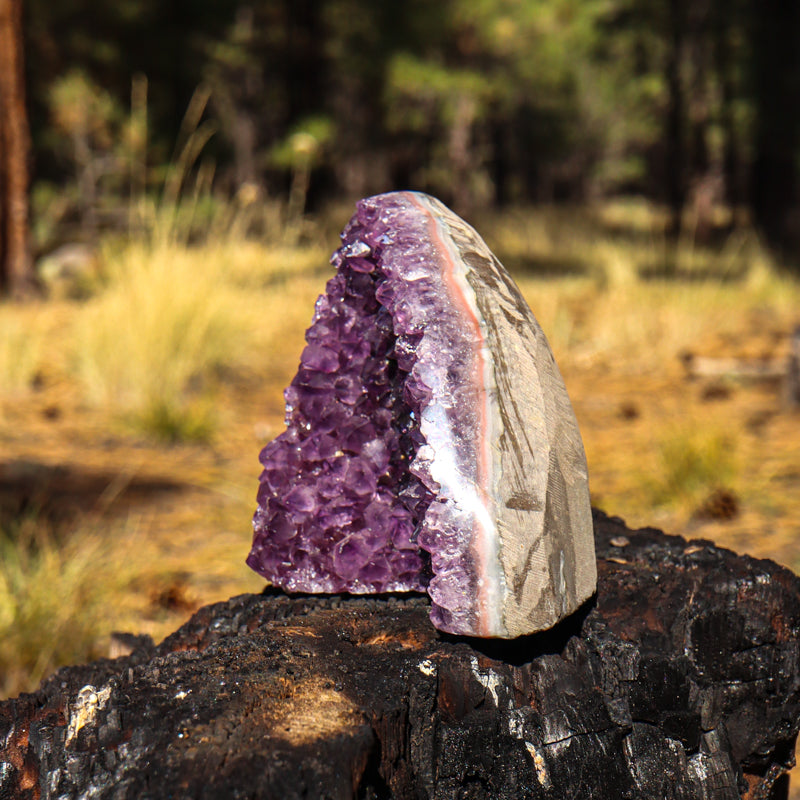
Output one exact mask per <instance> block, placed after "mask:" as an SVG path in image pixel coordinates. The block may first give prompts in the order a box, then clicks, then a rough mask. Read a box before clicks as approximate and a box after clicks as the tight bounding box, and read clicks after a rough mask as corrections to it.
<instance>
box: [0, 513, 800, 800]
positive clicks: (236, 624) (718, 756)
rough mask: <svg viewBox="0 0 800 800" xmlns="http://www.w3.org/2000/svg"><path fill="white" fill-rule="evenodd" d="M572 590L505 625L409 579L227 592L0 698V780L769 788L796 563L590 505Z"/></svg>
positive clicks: (149, 785)
mask: <svg viewBox="0 0 800 800" xmlns="http://www.w3.org/2000/svg"><path fill="white" fill-rule="evenodd" d="M595 534H596V539H597V555H598V568H599V574H600V580H599V588H598V592H597V596H596V598H595V599H594V600H593V601H591V602H590V603H589V604H587V606H586V607H585V608H584V609H582V611H581V612H580V613H579V614H577V615H575V616H574V617H573V618H571V619H569V620H566V621H565V622H564V623H562V624H561V625H560V626H559V627H558V628H556V629H554V630H552V631H549V632H547V633H544V634H537V635H535V636H531V637H527V638H525V639H522V640H515V641H512V642H503V641H480V640H474V639H464V638H459V637H454V636H448V635H443V634H440V633H439V632H437V631H436V630H435V629H434V628H433V627H432V625H431V624H430V622H429V620H428V601H427V598H425V597H421V596H414V597H399V596H386V597H373V598H354V597H338V596H336V597H310V596H302V597H289V596H286V595H283V594H279V593H265V594H263V595H244V596H241V597H236V598H233V599H231V600H229V601H227V602H225V603H219V604H216V605H213V606H208V607H206V608H203V609H201V610H200V611H199V612H198V613H197V614H195V615H194V617H192V619H190V620H189V621H188V622H187V623H186V624H185V625H184V626H183V627H181V628H180V629H179V630H178V631H176V632H175V633H174V634H173V635H172V636H170V637H168V638H167V639H166V640H165V641H164V642H163V643H162V644H160V645H159V646H157V647H154V646H149V645H145V646H141V647H139V649H138V650H136V651H134V652H133V653H132V654H131V655H129V656H125V657H123V658H118V659H116V660H113V661H112V660H105V661H99V662H96V663H93V664H89V665H86V666H77V667H67V668H65V669H62V670H61V671H60V672H58V673H56V674H55V675H54V676H52V677H51V678H49V679H48V680H47V681H45V682H44V683H43V684H42V686H41V687H40V689H39V690H38V691H37V692H35V693H34V694H30V695H22V696H20V697H19V698H17V699H13V700H8V701H6V702H4V703H2V704H0V797H2V798H11V797H13V798H67V797H79V796H80V797H92V798H167V797H170V798H179V797H197V798H245V797H247V798H273V797H274V798H362V799H363V800H366V799H367V798H398V799H400V798H404V799H405V798H408V799H409V800H410V799H411V798H441V799H442V800H450V798H470V799H472V798H474V799H475V800H477V799H478V798H492V799H493V800H498V799H499V798H509V799H510V798H513V800H520V798H558V799H559V800H563V798H582V799H584V800H585V799H587V798H608V800H611V799H612V798H613V800H619V799H620V798H631V799H632V798H648V800H652V799H653V798H658V799H659V800H661V799H662V798H664V799H666V798H675V800H678V799H680V800H701V798H702V799H703V800H705V799H706V798H714V800H727V798H741V797H746V798H749V799H750V800H756V798H762V800H766V798H779V797H785V796H786V792H787V787H788V783H787V780H786V778H785V773H786V772H787V770H788V769H789V767H790V766H791V764H792V762H793V750H794V743H795V739H796V736H797V732H798V727H800V580H799V579H798V578H797V577H796V576H794V575H792V574H791V573H790V572H789V571H787V570H785V569H783V568H781V567H779V566H777V565H776V564H774V563H772V562H769V561H757V560H754V559H752V558H748V557H740V556H737V555H735V554H734V553H732V552H730V551H727V550H722V549H719V548H716V547H714V546H713V545H712V544H710V543H708V542H703V541H695V542H686V541H685V540H683V539H680V538H678V537H673V536H666V535H665V534H663V533H661V532H660V531H657V530H653V529H644V530H641V531H631V530H629V529H627V528H626V527H625V525H624V524H623V523H622V522H621V521H620V520H618V519H613V518H608V517H606V516H605V515H603V514H601V513H596V514H595Z"/></svg>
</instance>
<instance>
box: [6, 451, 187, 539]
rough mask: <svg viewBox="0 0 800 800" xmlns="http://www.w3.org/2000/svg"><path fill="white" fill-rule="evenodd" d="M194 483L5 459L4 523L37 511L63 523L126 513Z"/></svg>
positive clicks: (55, 522)
mask: <svg viewBox="0 0 800 800" xmlns="http://www.w3.org/2000/svg"><path fill="white" fill-rule="evenodd" d="M188 488H189V487H187V486H186V485H185V484H182V483H180V482H178V481H171V480H168V479H162V478H151V477H146V478H137V477H136V476H135V475H131V474H130V473H125V472H124V471H123V472H119V473H113V472H104V471H100V470H89V469H82V468H81V467H80V466H76V465H69V466H66V465H65V466H50V465H47V464H42V463H40V462H37V461H27V460H12V461H0V522H3V521H13V520H14V519H18V518H20V517H24V516H30V515H36V516H37V517H43V518H44V519H46V520H47V521H48V522H50V523H51V524H52V525H54V526H55V527H61V526H64V525H68V524H69V523H71V522H72V521H73V520H74V519H75V517H76V516H78V515H79V514H87V513H88V514H97V515H100V514H122V513H125V512H127V511H129V510H130V509H131V508H132V507H134V506H138V505H144V504H146V503H150V502H152V501H153V500H154V499H156V498H157V497H163V496H164V495H169V494H175V493H180V492H183V491H185V490H186V489H188Z"/></svg>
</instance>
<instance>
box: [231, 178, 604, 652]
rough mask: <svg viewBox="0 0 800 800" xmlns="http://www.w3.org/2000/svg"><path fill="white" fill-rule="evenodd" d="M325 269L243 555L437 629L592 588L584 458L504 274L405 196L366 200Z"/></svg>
mask: <svg viewBox="0 0 800 800" xmlns="http://www.w3.org/2000/svg"><path fill="white" fill-rule="evenodd" d="M332 263H333V264H334V265H335V267H336V269H337V272H336V275H335V276H334V277H333V278H331V279H330V281H328V284H327V287H326V292H325V294H324V295H322V296H320V298H319V299H318V300H317V304H316V308H315V313H314V317H313V320H312V324H311V327H310V328H309V329H308V331H307V333H306V342H307V345H306V347H305V349H304V350H303V353H302V356H301V363H300V367H299V370H298V372H297V375H296V376H295V378H294V379H293V380H292V382H291V384H290V386H289V387H288V388H287V389H286V391H285V393H284V396H285V399H286V425H287V428H286V431H285V432H284V433H282V434H281V435H280V436H278V438H277V439H275V440H274V441H272V442H270V443H269V444H268V445H267V446H266V447H265V448H264V450H263V451H262V453H261V463H262V464H263V466H264V470H263V473H262V475H261V479H260V481H261V482H260V489H259V493H258V509H257V511H256V514H255V518H254V521H253V525H254V531H255V535H254V538H253V547H252V550H251V552H250V555H249V556H248V559H247V563H248V564H249V565H250V566H251V567H252V568H253V569H254V570H256V572H258V573H260V574H261V575H263V576H264V577H265V578H267V580H269V581H270V582H271V583H273V584H274V585H276V586H279V587H282V588H284V589H286V590H287V591H291V592H325V593H329V592H330V593H333V592H351V593H356V594H363V593H378V592H401V591H426V592H427V593H428V594H429V595H430V597H431V600H432V611H431V619H432V621H433V624H434V625H435V626H436V627H437V628H439V629H441V630H444V631H448V632H450V633H456V634H465V635H471V636H487V637H488V636H493V637H504V638H510V637H516V636H521V635H524V634H529V633H533V632H535V631H538V630H544V629H546V628H549V627H552V626H553V625H554V624H555V623H557V622H558V621H559V620H560V619H562V618H563V617H565V616H567V615H568V614H570V613H572V612H573V611H575V610H576V609H577V608H578V607H579V606H580V605H581V604H582V603H583V602H584V601H585V600H586V599H588V598H589V597H590V596H591V595H592V594H593V592H594V590H595V585H596V566H595V556H594V540H593V534H592V517H591V509H590V504H589V489H588V480H587V469H586V456H585V454H584V450H583V444H582V441H581V437H580V433H579V431H578V425H577V422H576V420H575V415H574V413H573V411H572V407H571V405H570V402H569V398H568V397H567V392H566V389H565V387H564V382H563V380H562V378H561V375H560V373H559V371H558V367H557V366H556V364H555V361H554V359H553V355H552V352H551V350H550V347H549V345H548V343H547V340H546V339H545V337H544V334H543V333H542V330H541V328H540V327H539V324H538V323H537V321H536V319H535V318H534V316H533V313H532V312H531V310H530V308H529V307H528V305H527V303H526V302H525V301H524V299H523V298H522V296H521V294H520V292H519V290H518V288H517V286H516V284H515V283H514V281H513V280H512V279H511V277H510V276H509V274H508V273H507V272H506V270H505V269H504V268H503V266H502V265H501V264H500V262H499V261H498V260H497V258H495V256H494V255H493V254H492V253H491V251H490V250H489V249H488V247H487V246H486V244H485V243H484V242H483V240H482V239H481V238H480V236H478V234H477V233H476V232H475V231H474V230H473V229H472V228H471V227H470V226H469V225H467V223H465V222H464V221H463V220H462V219H460V218H459V217H457V216H456V215H455V214H453V212H451V211H450V210H449V209H448V208H446V207H445V206H444V205H443V204H442V203H440V202H439V201H438V200H436V199H435V198H433V197H429V196H427V195H424V194H419V193H416V192H394V193H390V194H383V195H378V196H376V197H371V198H368V199H366V200H362V201H361V202H360V203H359V204H358V206H357V211H356V214H355V215H354V216H353V218H352V219H351V220H350V222H349V224H348V225H347V227H346V228H345V230H344V232H343V233H342V246H341V248H340V249H339V250H337V251H336V253H335V254H334V256H333V258H332Z"/></svg>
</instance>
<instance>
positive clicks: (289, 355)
mask: <svg viewBox="0 0 800 800" xmlns="http://www.w3.org/2000/svg"><path fill="white" fill-rule="evenodd" d="M347 213H348V212H344V213H343V214H342V216H341V218H340V219H338V220H337V222H336V224H337V225H338V226H341V225H342V224H343V223H344V222H345V217H346V214H347ZM615 214H616V216H615ZM626 214H627V215H628V216H627V218H628V219H630V220H631V221H632V224H631V225H629V226H628V227H629V228H630V227H632V228H633V229H634V233H636V236H631V235H629V231H628V232H626V233H625V235H622V234H616V233H609V232H608V231H606V230H605V229H604V227H603V225H605V224H607V222H608V220H609V219H611V221H612V222H613V221H615V220H616V219H617V218H618V217H620V215H621V216H622V218H626ZM230 218H231V219H233V220H235V219H238V217H236V216H235V215H232V216H231V217H230ZM478 227H479V228H480V229H481V232H482V233H484V235H485V237H486V238H487V241H488V242H489V244H490V246H492V247H493V249H495V250H496V251H497V252H498V254H499V255H500V256H501V258H505V259H507V261H508V263H509V264H510V265H511V266H512V268H513V269H515V270H516V276H517V278H518V281H519V283H520V286H521V288H522V290H523V292H524V294H525V296H526V297H527V299H528V301H529V302H530V305H531V307H532V308H533V310H534V312H535V313H536V315H537V317H538V318H539V320H540V322H541V324H542V327H543V328H544V330H545V332H546V333H547V335H548V338H549V339H550V341H551V344H552V346H553V350H554V352H555V354H556V358H557V361H558V363H559V365H560V367H561V369H562V372H563V373H564V376H565V380H566V382H567V387H568V389H569V391H570V395H571V397H572V399H573V403H574V405H575V408H576V413H577V415H578V419H579V422H580V425H581V430H582V433H583V436H584V440H585V444H586V449H587V455H588V459H589V467H590V475H591V485H592V493H593V498H594V500H595V502H596V504H598V505H600V506H601V507H603V508H605V509H606V510H607V511H608V512H609V513H613V514H618V515H620V516H622V517H625V518H626V519H627V520H628V521H629V522H630V523H632V524H635V525H636V524H639V525H646V524H657V525H660V526H662V527H664V528H665V529H667V530H668V531H671V532H675V533H684V534H689V535H698V536H707V537H709V538H713V539H715V540H716V541H718V542H720V543H722V544H726V545H728V546H733V547H735V548H737V549H740V550H747V551H750V552H753V553H755V554H757V555H760V556H769V557H773V558H775V559H776V560H778V561H781V562H782V563H785V564H787V565H789V566H792V567H794V568H795V569H797V568H799V567H800V554H799V553H798V547H797V535H798V532H800V530H799V528H800V525H799V524H798V521H800V472H798V470H797V466H796V465H797V461H798V457H799V456H800V453H798V444H797V443H798V442H800V433H799V432H798V424H800V421H799V420H798V417H797V416H795V415H791V414H789V413H787V412H786V411H784V410H782V409H781V407H780V403H779V396H778V392H777V390H776V389H775V387H770V386H764V385H755V384H754V385H750V384H745V383H742V382H737V381H730V382H727V383H726V385H725V387H724V391H719V392H717V394H716V395H715V396H714V397H713V399H709V398H710V397H711V395H709V393H708V392H707V391H706V389H707V388H708V387H706V386H705V385H704V384H702V383H697V382H695V383H692V382H689V381H688V380H687V378H686V376H685V374H684V372H683V367H682V365H681V362H680V360H679V355H680V354H681V352H682V351H684V350H692V351H694V352H698V353H705V354H710V355H725V354H734V355H759V354H765V353H767V351H769V352H768V354H770V355H772V356H775V357H778V356H780V355H781V353H782V352H783V351H782V349H781V348H783V347H784V343H785V341H786V338H787V336H788V333H789V332H790V330H791V329H792V327H793V325H794V324H795V323H796V322H797V321H798V320H797V318H796V313H797V312H796V309H797V308H800V285H798V282H797V281H795V280H792V279H789V278H787V277H785V276H783V275H782V274H781V273H780V272H779V271H778V270H776V269H775V268H774V266H773V265H772V264H771V263H770V262H769V259H768V258H767V256H766V255H765V254H764V253H763V252H762V251H761V249H760V248H759V247H758V243H757V241H756V240H755V239H754V237H752V236H750V235H748V236H744V235H737V238H735V240H731V241H729V242H728V243H727V245H725V246H724V247H722V248H721V249H719V248H718V249H717V250H716V251H712V250H707V249H703V248H701V247H698V246H696V245H694V244H693V243H692V242H691V241H690V240H687V239H685V240H684V241H683V242H682V244H681V249H679V252H678V253H677V255H675V254H673V255H675V258H674V259H673V260H674V262H675V263H677V264H678V265H679V266H680V269H681V270H682V271H683V272H684V273H694V274H695V275H696V277H697V279H696V280H692V281H687V280H680V281H679V280H671V279H664V278H652V279H648V280H643V279H642V278H641V277H640V273H641V271H642V270H646V269H652V268H654V267H657V266H658V265H659V264H660V263H662V262H663V261H664V258H665V252H666V251H665V249H664V248H665V245H664V243H663V241H662V240H661V239H660V238H659V235H658V233H657V230H658V226H657V225H656V224H655V222H654V217H653V215H652V214H649V215H648V212H647V210H646V209H643V208H642V207H640V206H636V207H635V208H633V209H622V211H620V210H619V209H617V210H616V211H615V210H614V209H611V210H610V211H609V210H608V209H607V210H605V211H604V214H600V213H595V212H592V213H587V212H580V213H578V212H575V211H570V212H564V211H556V210H550V211H544V212H543V211H536V212H530V211H529V212H521V211H520V212H514V213H511V214H506V215H503V216H502V217H499V218H494V219H487V220H485V221H483V222H479V223H478ZM215 230H218V228H215ZM653 231H655V233H654V232H653ZM311 241H312V243H311V244H306V245H303V246H297V247H289V246H286V245H285V243H282V241H281V240H280V239H275V240H272V241H269V242H265V241H257V240H252V239H247V238H246V237H243V236H241V235H239V234H238V233H237V235H228V234H226V233H223V232H218V233H216V234H215V235H214V236H212V237H211V238H210V239H209V241H208V242H206V243H205V244H201V245H188V244H186V243H185V242H182V241H180V240H179V237H169V236H151V237H146V238H144V239H141V240H136V241H133V242H130V243H125V242H119V241H117V242H110V243H106V245H105V246H104V248H103V249H102V251H101V257H100V261H101V264H100V276H101V278H100V280H99V282H98V288H97V289H96V291H95V293H94V294H93V295H92V296H91V297H89V298H88V299H86V300H84V301H80V302H79V301H71V300H59V301H48V302H44V303H42V304H39V305H33V306H23V307H16V306H8V305H6V306H0V453H1V454H2V455H1V456H0V467H2V465H3V463H8V462H12V461H17V460H21V459H24V460H26V461H31V462H35V463H38V464H43V465H45V466H54V465H63V466H64V467H66V468H67V469H68V470H71V471H72V472H74V473H75V474H84V473H91V474H97V473H102V474H104V475H108V476H109V480H110V481H111V482H112V483H113V484H114V487H116V488H113V487H112V490H109V491H108V492H107V493H106V494H105V495H104V497H103V498H102V499H98V498H97V497H87V498H86V503H85V505H86V513H85V514H83V515H79V516H78V517H77V518H75V519H73V520H72V521H71V522H70V524H69V526H68V527H66V528H63V527H62V528H59V529H58V530H57V531H54V530H52V529H49V528H48V527H47V526H48V525H49V524H50V523H49V521H48V520H49V516H48V514H49V513H50V511H51V510H52V509H49V508H46V507H45V508H42V509H40V513H39V516H37V515H36V514H35V513H34V514H33V515H32V516H29V517H28V518H26V519H25V520H23V522H22V523H21V522H20V521H19V520H17V521H15V522H13V524H12V526H11V527H10V528H9V526H8V525H5V527H4V528H3V531H4V537H5V538H4V539H3V540H2V541H3V542H4V545H3V546H4V547H5V548H6V550H5V552H6V553H9V554H13V557H12V556H10V555H9V556H8V557H7V558H6V559H4V566H3V570H4V571H3V572H2V575H3V578H2V580H3V581H4V583H3V584H2V585H3V586H4V587H6V588H5V589H3V591H0V628H1V629H0V636H3V638H4V648H3V652H4V654H10V655H4V657H5V658H6V659H7V663H5V664H3V665H0V668H2V670H3V673H4V674H5V675H6V678H5V679H4V684H3V687H2V689H3V690H4V691H6V692H8V693H14V692H17V691H19V690H21V689H24V688H32V687H33V686H34V685H35V684H36V682H37V681H38V680H39V678H40V677H41V676H42V675H43V674H45V673H46V672H48V671H50V670H52V669H53V668H54V667H55V666H57V665H59V664H62V663H66V662H69V661H81V660H85V659H87V658H89V657H92V656H94V655H97V654H99V653H102V652H105V650H106V648H107V644H108V633H109V631H111V630H116V629H122V630H129V631H133V632H147V633H150V634H151V635H153V636H154V637H156V638H159V637H160V636H163V635H165V634H166V633H168V632H170V631H171V630H172V629H174V628H175V627H176V626H177V625H178V624H179V623H180V622H181V621H183V620H184V619H185V618H186V616H187V615H188V613H189V611H190V610H191V609H192V608H196V607H198V606H199V605H201V604H204V603H207V602H211V601H215V600H220V599H224V598H225V597H228V596H230V595H232V594H236V593H239V592H244V591H254V590H258V588H259V586H260V585H261V581H260V579H259V578H258V577H257V576H255V575H253V574H251V573H250V572H249V570H247V568H246V567H245V566H244V564H243V561H244V557H245V556H246V554H247V551H248V548H249V543H250V515H251V513H252V510H253V507H254V502H255V500H254V498H255V490H256V482H257V478H258V473H259V466H258V462H257V456H258V451H259V449H260V448H261V447H262V446H263V444H264V442H265V441H267V440H268V439H270V438H272V437H273V436H275V435H276V434H277V433H279V432H280V430H281V429H282V418H283V402H282V397H281V391H282V389H283V387H284V386H285V385H286V384H287V383H288V381H289V380H290V379H291V376H292V374H293V373H294V371H295V369H296V365H297V361H298V358H299V354H300V350H301V348H302V344H303V331H304V329H305V328H306V327H307V325H308V323H309V320H310V317H311V314H312V312H313V303H314V300H315V298H316V296H317V294H318V293H319V292H321V291H322V290H323V288H324V281H325V279H326V276H327V275H329V274H330V268H329V267H328V266H327V261H328V255H329V251H330V250H331V249H333V247H335V245H336V241H335V238H334V234H331V235H330V236H328V235H327V234H326V235H325V236H321V235H317V236H316V238H315V239H312V240H311ZM320 242H322V243H321V244H320ZM542 267H545V268H547V269H548V270H549V272H548V274H547V276H544V277H543V276H542V275H541V274H540V273H538V272H537V271H536V269H541V268H542ZM534 268H536V269H534ZM701 273H702V274H701ZM740 273H741V274H740ZM733 276H736V277H735V279H733ZM137 480H140V481H142V482H143V484H146V485H148V486H150V485H152V486H159V485H160V484H161V483H163V482H165V481H167V480H169V481H173V482H175V483H177V484H178V485H179V487H180V491H173V492H161V491H155V490H154V491H152V492H150V493H140V494H136V492H134V491H133V489H132V487H133V486H134V484H135V482H136V481H137ZM719 488H723V489H725V490H728V491H730V492H731V493H732V494H733V495H734V496H735V497H736V498H737V500H738V504H739V505H738V515H737V516H735V517H734V518H732V519H727V520H720V519H708V518H702V517H701V516H698V513H697V512H698V509H699V508H700V507H701V506H702V504H703V502H704V501H705V500H706V499H707V497H708V496H709V495H710V494H711V493H712V492H714V491H715V490H717V489H719ZM0 500H2V498H1V497H0ZM44 502H45V505H46V504H47V497H45V498H44ZM52 502H53V503H57V502H59V500H58V497H57V496H56V495H54V496H53V501H52ZM0 508H2V504H0ZM21 524H22V527H23V529H24V531H26V532H25V533H24V535H23V534H22V533H20V531H21V530H22V529H21V528H20V527H19V526H20V525H21ZM14 526H16V527H14ZM39 527H43V528H44V529H45V530H50V533H47V534H41V535H40V533H38V532H36V531H38V529H39ZM34 532H36V533H34ZM89 577H91V580H89ZM59 581H62V583H59ZM8 587H12V588H10V589H9V588H8ZM51 589H52V590H51ZM56 597H59V598H60V600H59V602H56V600H55V598H56ZM69 628H72V629H74V630H76V631H78V632H79V635H78V634H76V635H75V636H74V637H73V639H72V642H71V644H70V648H67V649H64V648H61V647H60V646H59V647H56V646H51V644H52V643H54V642H56V641H58V640H59V635H60V634H59V635H57V632H58V631H63V630H66V629H69ZM73 644H74V647H73V646H72V645H73Z"/></svg>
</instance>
